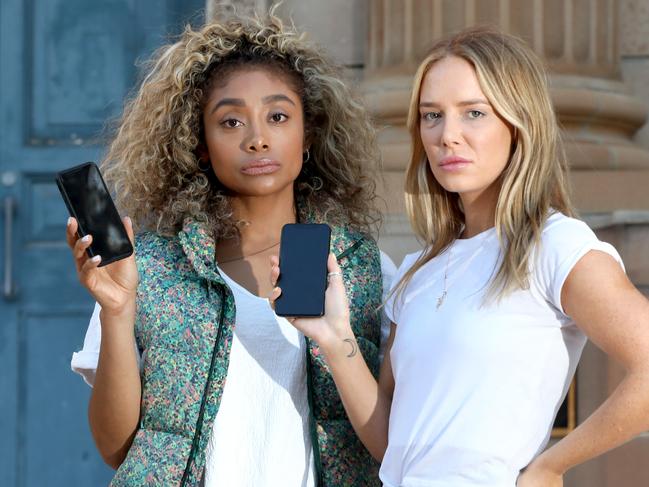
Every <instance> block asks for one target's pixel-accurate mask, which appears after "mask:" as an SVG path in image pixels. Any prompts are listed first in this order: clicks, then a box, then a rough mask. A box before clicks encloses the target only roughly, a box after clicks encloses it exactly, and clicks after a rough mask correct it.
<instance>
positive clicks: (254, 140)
mask: <svg viewBox="0 0 649 487" xmlns="http://www.w3.org/2000/svg"><path fill="white" fill-rule="evenodd" d="M244 145H245V150H246V151H247V152H265V151H267V150H268V149H270V145H269V137H268V134H266V133H265V131H264V130H263V128H262V127H261V126H259V125H257V124H254V125H251V126H250V131H249V133H248V136H247V137H246V139H245V140H244Z"/></svg>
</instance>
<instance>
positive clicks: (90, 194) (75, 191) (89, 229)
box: [56, 162, 133, 266]
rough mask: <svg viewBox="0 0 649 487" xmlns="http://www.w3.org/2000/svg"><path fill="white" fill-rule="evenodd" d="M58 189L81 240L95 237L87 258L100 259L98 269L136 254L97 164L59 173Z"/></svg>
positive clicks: (89, 164)
mask: <svg viewBox="0 0 649 487" xmlns="http://www.w3.org/2000/svg"><path fill="white" fill-rule="evenodd" d="M56 185H57V186H58V187H59V191H60V192H61V196H63V201H65V206H67V207H68V211H69V212H70V215H71V216H73V217H74V218H76V219H77V222H78V224H79V226H78V229H77V234H78V235H79V237H84V236H85V235H89V234H90V235H92V244H91V245H90V247H88V255H89V256H90V257H94V256H95V255H100V256H101V262H100V264H99V266H104V265H106V264H110V263H111V262H115V261H116V260H119V259H124V258H125V257H128V256H129V255H131V254H132V253H133V246H132V245H131V241H130V240H129V238H128V234H127V233H126V229H125V228H124V224H123V223H122V220H121V219H120V217H119V213H118V212H117V208H115V203H113V199H112V198H111V197H110V193H109V192H108V189H107V188H106V183H105V182H104V178H102V177H101V173H100V172H99V168H98V167H97V165H96V164H95V163H94V162H86V163H85V164H80V165H78V166H75V167H72V168H70V169H66V170H64V171H61V172H59V173H57V175H56Z"/></svg>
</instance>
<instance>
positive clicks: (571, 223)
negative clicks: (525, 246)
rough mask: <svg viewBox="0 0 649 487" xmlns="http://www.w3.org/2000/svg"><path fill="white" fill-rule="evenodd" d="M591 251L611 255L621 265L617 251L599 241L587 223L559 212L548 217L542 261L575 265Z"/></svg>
mask: <svg viewBox="0 0 649 487" xmlns="http://www.w3.org/2000/svg"><path fill="white" fill-rule="evenodd" d="M590 250H599V251H602V252H605V253H607V254H610V255H611V256H612V257H613V258H614V259H615V260H617V261H618V262H620V263H621V259H620V256H619V254H618V252H617V250H615V248H614V247H613V246H612V245H611V244H609V243H606V242H602V241H601V240H599V238H598V237H597V235H595V232H594V231H593V230H592V229H591V228H590V227H589V226H588V224H587V223H586V222H584V221H582V220H579V219H577V218H571V217H568V216H566V215H564V214H562V213H558V212H556V213H553V214H552V215H550V216H549V217H548V219H547V220H546V222H545V224H544V226H543V230H542V232H541V244H540V248H539V249H538V257H539V258H540V259H541V260H546V261H548V260H549V261H552V262H554V263H555V264H557V265H559V264H560V263H561V262H564V261H571V262H572V263H574V262H576V261H577V260H578V259H579V258H580V257H581V256H583V255H584V254H585V253H587V252H588V251H590Z"/></svg>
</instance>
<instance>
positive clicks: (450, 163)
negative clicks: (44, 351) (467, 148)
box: [439, 156, 471, 171]
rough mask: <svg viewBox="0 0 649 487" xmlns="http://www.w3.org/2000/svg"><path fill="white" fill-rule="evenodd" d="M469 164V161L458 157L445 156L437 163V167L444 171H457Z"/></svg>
mask: <svg viewBox="0 0 649 487" xmlns="http://www.w3.org/2000/svg"><path fill="white" fill-rule="evenodd" d="M469 164H471V161H470V160H469V159H465V158H463V157H459V156H447V157H444V158H443V159H442V160H441V161H439V167H440V168H441V169H444V170H446V171H457V170H459V169H462V168H464V167H466V166H468V165H469Z"/></svg>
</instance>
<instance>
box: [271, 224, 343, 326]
mask: <svg viewBox="0 0 649 487" xmlns="http://www.w3.org/2000/svg"><path fill="white" fill-rule="evenodd" d="M330 239H331V229H330V228H329V225H326V224H323V223H289V224H287V225H284V227H283V228H282V236H281V244H280V250H279V267H280V272H281V274H280V276H279V279H278V281H277V285H278V286H279V287H281V288H282V294H281V295H280V297H279V298H277V300H276V301H275V313H276V314H277V315H278V316H322V315H323V314H324V302H325V290H326V289H327V257H328V256H329V240H330Z"/></svg>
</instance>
